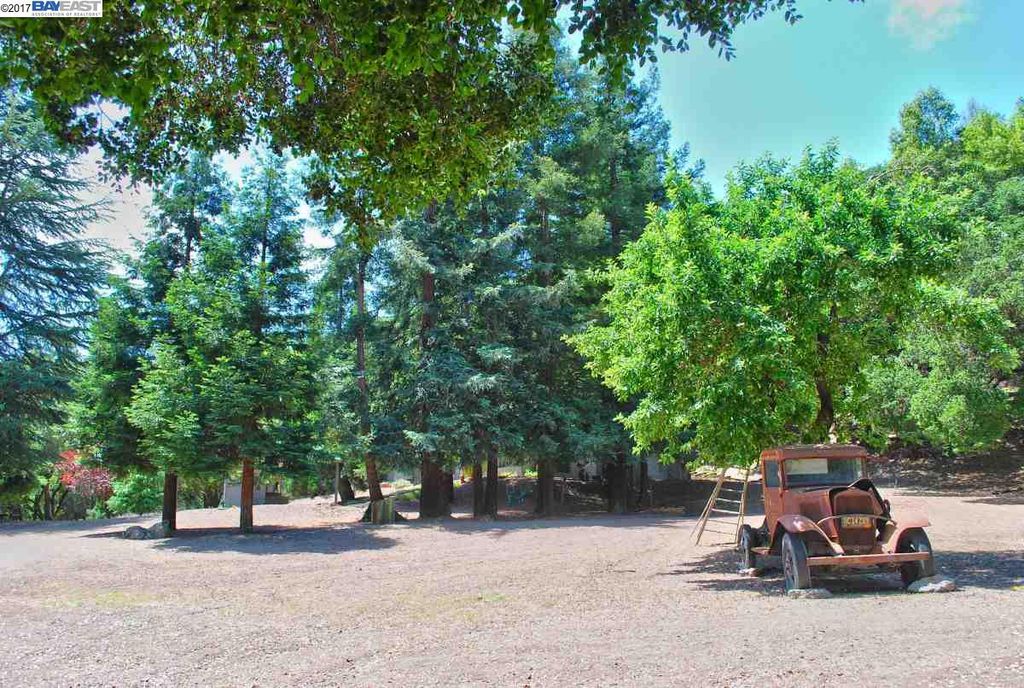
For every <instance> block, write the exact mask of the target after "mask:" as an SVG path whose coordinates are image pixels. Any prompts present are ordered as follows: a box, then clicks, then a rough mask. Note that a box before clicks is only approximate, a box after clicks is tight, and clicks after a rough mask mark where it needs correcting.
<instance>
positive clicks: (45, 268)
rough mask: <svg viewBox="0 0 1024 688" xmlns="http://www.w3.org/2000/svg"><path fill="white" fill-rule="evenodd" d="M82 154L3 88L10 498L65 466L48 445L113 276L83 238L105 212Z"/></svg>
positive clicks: (1, 454)
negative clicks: (52, 466) (80, 163)
mask: <svg viewBox="0 0 1024 688" xmlns="http://www.w3.org/2000/svg"><path fill="white" fill-rule="evenodd" d="M76 157H77V156H76V153H75V151H73V150H69V149H67V148H64V147H62V146H60V145H58V144H57V142H56V141H54V139H53V138H52V137H51V136H50V135H49V134H48V133H47V132H46V130H45V129H44V127H43V125H42V122H41V120H40V117H39V112H38V109H37V106H36V105H35V103H33V102H32V101H31V100H30V99H29V98H27V97H26V96H24V95H23V94H22V93H20V92H19V91H17V90H15V89H13V88H5V89H3V90H0V409H2V413H0V491H8V490H14V491H20V492H24V491H25V490H26V489H30V488H31V487H33V486H34V474H35V472H36V470H37V469H38V468H39V467H40V466H42V465H44V464H45V463H47V462H55V461H57V456H56V453H55V452H53V451H52V449H53V448H52V447H51V446H50V445H49V443H48V438H49V436H50V435H51V429H52V427H53V426H54V424H55V423H58V422H59V421H60V420H61V419H62V418H63V412H62V408H61V403H62V402H63V401H64V400H65V399H66V398H67V397H68V396H69V393H70V391H71V390H70V386H69V379H70V376H71V375H72V373H73V372H74V370H75V369H76V366H77V363H78V348H79V347H80V346H81V344H82V343H83V341H84V335H85V331H86V322H87V318H88V317H89V316H90V315H91V314H92V313H93V311H94V309H95V305H96V304H95V298H96V289H97V287H99V286H100V285H101V284H102V282H103V279H104V276H105V274H106V265H105V260H104V258H103V256H102V255H101V252H100V247H99V246H98V245H97V244H95V243H92V242H89V241H87V240H85V239H83V238H82V236H81V235H82V232H83V231H84V230H85V229H86V227H88V225H89V224H90V223H92V222H94V221H95V220H97V219H98V218H99V217H100V214H101V211H102V207H101V205H100V204H97V203H86V202H84V201H82V200H81V198H80V197H81V195H82V194H83V193H85V192H86V191H87V190H88V188H89V183H88V182H87V181H86V180H84V179H82V178H81V177H79V176H77V174H76V173H75V170H74V165H75V161H76ZM44 490H45V487H44ZM44 501H46V503H47V504H49V500H48V499H44ZM44 511H45V514H44V515H45V516H47V517H49V516H50V515H51V510H50V509H49V508H46V509H44Z"/></svg>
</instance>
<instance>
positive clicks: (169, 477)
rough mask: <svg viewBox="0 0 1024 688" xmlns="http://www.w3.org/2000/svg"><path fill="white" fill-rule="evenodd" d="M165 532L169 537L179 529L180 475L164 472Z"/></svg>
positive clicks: (163, 517) (163, 518) (163, 519)
mask: <svg viewBox="0 0 1024 688" xmlns="http://www.w3.org/2000/svg"><path fill="white" fill-rule="evenodd" d="M160 520H161V521H163V524H164V530H165V531H166V533H167V535H168V537H169V536H171V535H173V534H174V531H175V530H176V529H177V528H178V474H177V473H172V472H171V471H164V509H163V516H162V517H161V519H160Z"/></svg>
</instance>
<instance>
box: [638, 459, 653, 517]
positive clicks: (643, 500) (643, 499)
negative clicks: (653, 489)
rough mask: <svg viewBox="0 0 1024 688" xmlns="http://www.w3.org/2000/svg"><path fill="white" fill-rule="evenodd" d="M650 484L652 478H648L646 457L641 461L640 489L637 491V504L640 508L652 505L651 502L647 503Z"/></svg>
mask: <svg viewBox="0 0 1024 688" xmlns="http://www.w3.org/2000/svg"><path fill="white" fill-rule="evenodd" d="M649 485H650V480H649V479H648V469H647V459H646V458H645V459H644V460H642V461H641V462H640V485H639V490H638V491H637V500H636V505H637V506H638V507H640V508H642V507H644V506H650V504H649V503H647V488H648V486H649Z"/></svg>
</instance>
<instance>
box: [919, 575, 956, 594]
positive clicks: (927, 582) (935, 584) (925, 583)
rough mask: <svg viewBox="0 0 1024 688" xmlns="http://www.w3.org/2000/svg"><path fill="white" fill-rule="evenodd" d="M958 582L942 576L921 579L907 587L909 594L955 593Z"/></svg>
mask: <svg viewBox="0 0 1024 688" xmlns="http://www.w3.org/2000/svg"><path fill="white" fill-rule="evenodd" d="M954 590H956V582H955V581H952V580H950V579H949V578H942V577H941V576H929V577H928V578H919V579H918V580H916V581H914V582H913V583H911V584H910V585H908V586H907V592H953V591H954Z"/></svg>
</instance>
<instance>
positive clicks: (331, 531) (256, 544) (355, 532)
mask: <svg viewBox="0 0 1024 688" xmlns="http://www.w3.org/2000/svg"><path fill="white" fill-rule="evenodd" d="M394 546H395V540H394V539H392V538H389V537H386V536H383V535H381V534H379V533H377V532H373V531H372V530H369V529H366V528H358V527H348V526H330V527H316V528H288V527H277V526H257V527H256V528H254V529H253V532H252V533H248V534H244V535H243V534H242V533H240V532H238V529H237V528H188V529H184V530H179V531H177V533H176V534H175V536H174V537H173V538H167V539H164V540H158V541H156V542H155V544H154V547H155V549H159V550H165V551H175V552H190V553H203V552H208V553H218V552H237V553H240V554H338V553H341V552H351V551H357V550H375V549H387V548H390V547H394Z"/></svg>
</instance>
